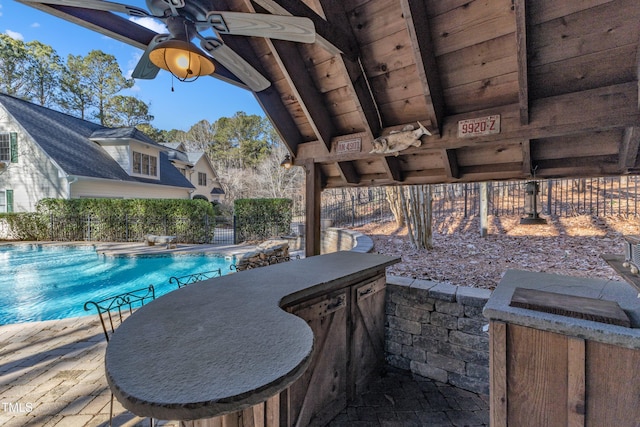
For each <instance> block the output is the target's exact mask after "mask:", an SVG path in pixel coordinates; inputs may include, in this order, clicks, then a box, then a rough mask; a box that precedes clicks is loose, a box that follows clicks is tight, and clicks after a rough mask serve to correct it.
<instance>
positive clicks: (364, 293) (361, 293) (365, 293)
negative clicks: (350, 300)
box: [359, 288, 373, 297]
mask: <svg viewBox="0 0 640 427" xmlns="http://www.w3.org/2000/svg"><path fill="white" fill-rule="evenodd" d="M371 292H373V288H367V290H365V291H360V292H359V295H360V296H361V297H363V296H365V295H369V294H370V293H371Z"/></svg>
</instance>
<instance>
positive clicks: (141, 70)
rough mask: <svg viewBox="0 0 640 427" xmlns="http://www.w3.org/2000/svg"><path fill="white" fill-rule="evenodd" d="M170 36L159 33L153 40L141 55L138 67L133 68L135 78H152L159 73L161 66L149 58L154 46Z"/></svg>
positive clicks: (132, 75)
mask: <svg viewBox="0 0 640 427" xmlns="http://www.w3.org/2000/svg"><path fill="white" fill-rule="evenodd" d="M168 38H169V34H158V35H157V36H155V37H154V38H153V39H152V40H151V42H150V43H149V45H148V46H147V48H146V49H145V51H144V53H143V54H142V56H141V57H140V60H139V61H138V63H137V64H136V68H135V69H134V70H133V73H131V77H133V78H134V79H145V80H151V79H154V78H155V77H156V76H157V75H158V72H159V71H160V68H159V67H158V66H156V65H155V64H154V63H153V62H151V60H150V59H149V54H150V53H151V51H152V50H153V48H154V47H156V46H157V44H158V43H160V42H163V41H165V40H166V39H168Z"/></svg>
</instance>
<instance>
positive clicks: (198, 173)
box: [162, 142, 224, 202]
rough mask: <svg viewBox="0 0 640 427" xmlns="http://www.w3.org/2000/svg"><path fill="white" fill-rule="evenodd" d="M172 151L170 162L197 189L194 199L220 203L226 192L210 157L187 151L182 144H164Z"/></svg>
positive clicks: (198, 152)
mask: <svg viewBox="0 0 640 427" xmlns="http://www.w3.org/2000/svg"><path fill="white" fill-rule="evenodd" d="M162 145H163V146H165V147H167V148H168V149H169V150H170V151H169V153H168V155H169V160H170V161H171V163H173V165H174V166H175V167H176V168H177V169H178V170H179V171H180V173H182V174H183V175H184V176H185V177H186V178H187V179H188V180H189V181H190V182H191V184H192V185H193V186H194V187H195V191H194V192H193V194H192V198H194V199H197V198H200V199H205V200H208V201H210V202H220V201H222V200H223V198H224V190H223V189H222V186H221V185H220V180H219V179H218V175H217V174H216V171H215V169H214V167H213V165H212V164H211V160H210V159H209V156H207V155H206V154H205V153H204V152H203V151H187V150H186V148H185V145H184V144H183V143H181V142H174V143H163V144H162Z"/></svg>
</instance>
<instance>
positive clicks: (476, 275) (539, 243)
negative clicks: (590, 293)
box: [357, 216, 640, 289]
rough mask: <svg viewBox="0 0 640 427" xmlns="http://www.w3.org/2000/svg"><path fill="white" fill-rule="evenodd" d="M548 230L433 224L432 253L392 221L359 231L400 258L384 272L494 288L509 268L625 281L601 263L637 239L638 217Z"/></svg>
mask: <svg viewBox="0 0 640 427" xmlns="http://www.w3.org/2000/svg"><path fill="white" fill-rule="evenodd" d="M547 221H548V223H547V224H546V225H521V224H520V218H519V217H489V222H490V226H489V234H488V235H487V236H486V237H480V231H479V230H480V221H479V219H478V218H477V217H474V218H463V217H450V218H447V219H446V220H444V221H441V222H440V221H439V222H436V223H435V224H434V228H433V246H434V247H433V249H413V248H412V247H411V244H410V243H409V239H408V237H407V229H406V227H404V228H400V229H399V228H398V227H397V226H396V224H395V222H387V223H372V224H368V225H366V226H364V227H359V228H357V230H358V231H361V232H363V233H365V234H367V235H368V236H370V237H371V238H372V239H373V240H374V243H375V249H374V250H375V251H376V252H379V253H382V254H388V255H401V256H402V262H401V263H399V264H396V265H393V266H391V267H389V268H388V270H387V273H388V274H392V275H397V276H407V277H412V278H418V279H427V280H433V281H437V282H449V283H451V284H454V285H462V286H471V287H478V288H488V289H493V288H495V286H496V285H497V284H498V282H499V281H500V279H501V277H502V275H503V274H504V272H505V271H506V270H508V269H519V270H528V271H537V272H546V273H555V274H563V275H568V276H577V277H589V278H599V279H605V280H617V281H623V279H622V277H620V276H619V275H618V274H617V273H616V272H615V271H614V270H613V269H612V268H610V267H609V266H608V265H607V263H606V262H604V261H603V260H602V259H601V258H600V255H601V254H605V253H614V254H622V253H623V251H624V246H623V242H624V238H623V236H624V235H629V234H640V219H638V218H593V217H589V216H576V217H570V218H553V219H552V218H547Z"/></svg>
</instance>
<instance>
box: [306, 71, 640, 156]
mask: <svg viewBox="0 0 640 427" xmlns="http://www.w3.org/2000/svg"><path fill="white" fill-rule="evenodd" d="M637 103H638V87H637V83H635V82H630V83H622V84H619V85H612V86H606V87H601V88H597V89H591V90H586V91H583V92H577V93H570V94H564V95H558V96H554V97H549V98H543V99H539V100H535V101H533V102H532V104H531V109H530V113H531V118H532V120H531V121H530V123H529V124H528V125H524V126H523V125H521V124H520V116H519V106H518V104H512V105H507V106H504V107H499V108H492V109H488V110H481V111H476V112H472V113H465V114H458V115H456V116H449V117H447V118H446V119H445V124H444V130H443V133H442V137H441V138H439V139H435V138H430V137H429V138H427V137H425V139H423V142H422V146H421V147H419V148H408V149H406V150H403V151H402V152H401V154H413V153H424V152H425V151H428V150H439V149H454V148H461V147H471V146H475V145H478V144H483V143H485V142H500V143H510V142H516V141H522V140H523V139H540V138H552V137H557V136H568V135H588V134H589V133H593V132H602V131H606V130H611V129H620V128H626V127H640V112H639V111H638V108H637ZM491 114H499V115H500V116H501V131H500V133H498V134H493V135H486V136H482V137H475V138H458V135H457V133H458V121H459V120H463V119H469V118H474V117H483V116H488V115H491ZM370 143H371V140H368V141H367V140H366V137H365V136H363V141H362V144H363V146H365V145H366V144H370ZM309 144H311V145H313V144H312V143H307V144H304V146H305V149H304V150H302V151H301V156H300V157H301V159H305V158H310V157H313V158H314V159H315V161H316V162H319V163H335V162H339V161H347V160H362V159H371V158H376V157H379V156H380V155H376V154H369V153H368V152H361V153H345V154H341V155H336V154H330V155H328V156H323V155H322V153H321V152H319V151H318V150H316V149H313V148H312V147H311V145H309ZM307 147H308V148H309V149H307ZM532 162H533V159H532Z"/></svg>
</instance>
